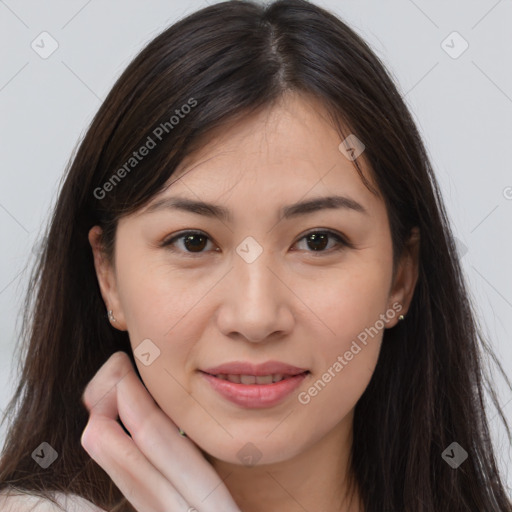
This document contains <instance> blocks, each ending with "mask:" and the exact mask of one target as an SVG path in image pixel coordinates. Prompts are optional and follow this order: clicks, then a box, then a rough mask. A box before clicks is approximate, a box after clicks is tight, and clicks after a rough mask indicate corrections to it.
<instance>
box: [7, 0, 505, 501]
mask: <svg viewBox="0 0 512 512" xmlns="http://www.w3.org/2000/svg"><path fill="white" fill-rule="evenodd" d="M210 3H213V2H210ZM204 5H206V2H205V1H204V0H203V1H188V2H178V1H177V0H172V1H169V0H167V1H155V0H153V1H146V2H143V1H142V0H139V1H136V0H132V1H119V0H118V1H113V0H109V1H105V0H103V1H100V0H89V1H86V0H72V1H70V0H66V1H64V0H60V1H56V0H53V1H52V0H50V1H47V2H38V1H36V0H30V1H28V0H25V1H19V0H6V1H1V0H0V48H1V53H0V55H1V66H0V112H1V116H0V119H1V120H0V144H1V153H0V158H1V160H0V178H1V179H0V184H1V185H0V237H1V245H2V250H1V251H0V311H1V313H0V333H1V337H0V355H1V357H0V368H1V379H0V409H3V408H4V407H5V405H6V403H7V399H8V397H9V396H10V393H11V391H12V386H13V384H12V383H13V381H14V379H15V377H16V367H15V366H14V365H13V362H12V357H13V350H14V347H15V345H16V342H17V330H16V329H17V322H18V320H17V319H18V315H19V311H20V306H21V299H22V297H23V292H24V290H25V287H26V278H27V275H28V274H27V271H26V270H25V271H24V270H23V269H24V268H25V266H26V265H27V262H28V261H29V256H30V257H31V258H32V259H31V260H30V261H32V262H33V259H34V257H33V253H32V248H33V246H34V244H35V243H36V242H37V238H38V236H39V234H40V230H41V226H42V224H43V222H45V220H46V218H47V216H48V211H49V207H50V205H52V204H53V202H54V200H55V198H56V193H57V190H58V186H59V180H60V178H61V176H62V173H63V171H64V168H65V165H66V164H67V162H68V160H69V158H70V155H71V153H72V151H73V149H74V147H75V145H76V144H77V141H78V140H79V138H80V137H81V135H82V134H83V133H84V131H85V129H86V127H87V125H88V124H89V122H90V121H91V119H92V116H93V115H94V113H95V112H96V110H97V109H98V108H99V106H100V103H101V101H102V99H103V98H104V97H105V96H106V94H107V92H108V91H109V89H110V88H111V86H112V85H113V83H114V80H115V79H116V78H117V77H118V76H119V74H120V73H121V72H122V70H123V69H124V68H125V67H126V66H127V65H128V63H129V62H130V61H131V59H132V58H133V56H134V55H135V53H136V52H137V51H138V50H139V49H140V48H141V47H142V46H143V45H144V44H145V43H146V42H148V41H149V40H150V39H152V38H153V37H154V36H156V35H157V34H158V33H159V32H161V31H162V30H163V29H164V27H166V26H168V25H169V24H171V23H172V22H173V21H175V20H177V19H178V18H181V17H182V16H183V15H185V14H187V13H190V12H192V11H194V10H196V9H197V8H199V7H202V6H204ZM320 5H322V6H324V7H326V8H328V9H330V10H333V11H335V12H336V13H338V14H339V15H341V16H342V18H344V19H345V20H346V21H347V22H348V23H349V24H350V25H351V26H352V27H354V28H355V29H356V31H357V32H358V33H360V34H361V35H362V36H363V37H364V38H365V39H366V40H367V41H368V42H369V43H370V45H371V46H372V47H373V49H374V50H375V51H376V52H377V54H378V55H379V56H380V57H381V58H382V59H383V61H384V63H385V64H386V65H387V66H388V68H389V69H390V70H391V72H392V73H393V75H394V76H395V77H396V79H397V81H398V82H399V84H400V88H401V91H402V93H403V94H404V96H405V98H406V100H407V102H408V105H409V106H410V108H411V110H412V112H413V115H414V117H415V119H416V121H417V123H418V125H419V128H420V130H421V132H422V134H423V137H424V139H425V141H426V144H427V147H428V149H429V152H430V155H431V158H432V163H433V165H434V167H435V169H436V172H437V176H438V179H439V182H440V184H441V187H442V190H443V193H444V196H445V200H446V203H447V207H448V211H449V214H450V217H451V219H452V222H453V225H454V231H455V233H456V236H457V238H458V239H459V241H460V244H459V248H460V252H461V255H462V256H463V257H462V263H463V266H464V269H465V272H466V275H467V279H468V281H469V283H470V286H471V290H472V295H473V297H474V300H475V304H476V308H477V311H478V313H479V315H480V318H481V324H482V326H483V328H484V330H485V331H486V332H487V334H488V336H489V338H490V339H491V342H492V345H493V347H494V348H495V350H496V352H497V354H498V356H499V359H500V360H501V361H502V363H503V364H504V365H505V369H506V372H507V374H508V375H509V377H512V346H511V343H510V341H511V334H512V272H511V270H510V268H511V267H510V266H511V262H512V236H511V234H512V231H511V223H510V220H511V217H512V172H511V170H512V164H511V161H510V147H511V145H512V59H511V57H510V56H511V54H512V30H510V27H511V26H512V0H500V1H496V0H481V1H475V0H471V1H469V0H458V1H450V2H447V1H446V0H444V1H440V0H438V1H432V0H429V1H428V2H427V1H426V0H415V1H412V0H393V1H391V0H387V1H383V0H371V1H370V0H364V1H362V0H341V1H340V0H338V1H335V0H323V1H322V2H321V4H320ZM43 31H47V32H48V33H50V34H51V36H52V37H53V38H54V39H55V40H56V41H57V42H58V45H59V47H58V49H57V50H56V51H55V53H53V54H52V55H51V56H50V57H48V58H47V59H42V58H41V57H40V56H39V55H38V54H37V53H36V52H35V51H34V50H33V49H32V48H31V43H32V41H34V40H35V41H36V43H37V42H38V41H39V43H38V44H39V46H42V44H43V43H41V42H40V38H39V37H38V36H39V34H41V32H43ZM454 31H457V32H458V33H459V34H460V35H461V36H462V38H464V40H465V41H467V43H468V44H469V47H468V49H467V50H466V51H465V52H464V53H462V54H461V55H460V56H458V58H452V56H450V55H449V54H448V53H447V52H446V51H445V50H448V51H449V52H451V53H452V55H456V54H457V53H459V52H460V50H461V49H462V48H463V46H462V45H463V44H464V42H463V41H462V40H460V39H458V36H450V37H449V38H448V39H446V38H447V37H448V36H449V35H450V34H452V32H454ZM443 41H445V43H444V44H443V43H442V42H443ZM45 47H46V48H48V41H47V42H46V43H45ZM70 341H71V340H70ZM495 382H496V389H497V390H498V392H499V396H500V402H501V404H502V405H503V406H504V407H505V413H506V415H507V418H508V420H509V421H510V422H512V395H511V393H510V391H509V390H507V389H506V387H505V386H504V385H503V382H502V381H501V380H500V379H499V378H498V377H496V381H495ZM0 412H1V411H0ZM494 415H495V411H494V410H492V409H491V412H490V417H491V418H492V419H491V423H492V429H493V436H494V440H495V443H496V444H497V446H498V450H497V451H498V455H499V458H500V464H501V468H502V471H503V472H504V475H505V478H506V479H507V480H508V485H509V491H510V488H512V471H510V469H509V468H510V467H511V449H510V446H508V443H507V439H506V437H505V435H504V429H503V427H502V426H501V423H500V422H499V421H498V419H497V418H496V417H495V416H494ZM3 436H4V433H3V432H0V442H2V443H3V439H4V437H3Z"/></svg>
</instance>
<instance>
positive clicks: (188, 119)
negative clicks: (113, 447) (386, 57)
mask: <svg viewBox="0 0 512 512" xmlns="http://www.w3.org/2000/svg"><path fill="white" fill-rule="evenodd" d="M287 90H295V91H300V92H303V93H306V94H310V95H312V96H314V97H316V98H319V99H320V100H321V101H322V102H323V103H324V104H325V106H326V107H327V109H328V111H329V112H331V113H332V117H333V122H335V123H336V125H337V126H338V127H340V124H341V123H343V126H345V127H348V129H350V131H351V132H352V133H355V134H357V137H358V138H359V139H361V140H362V141H363V142H364V143H365V145H366V150H365V153H364V156H365V158H366V160H367V161H368V162H369V164H370V167H371V171H372V172H373V175H374V177H375V180H376V183H377V185H378V188H379V191H380V193H381V194H382V196H383V197H384V199H385V201H386V205H387V209H388V213H389V218H390V226H391V232H392V240H393V250H394V256H395V257H396V256H397V255H399V254H400V253H401V250H402V248H403V246H404V242H405V241H406V239H407V235H408V233H409V232H410V230H411V228H412V227H414V226H418V227H419V230H420V233H421V242H420V243H421V246H420V255H419V256H420V262H419V278H418V282H417V286H416V290H415V293H414V297H413V300H412V303H411V306H410V310H409V313H408V315H407V318H406V320H405V322H403V325H401V326H400V327H399V328H397V329H390V330H386V331H385V334H384V339H383V342H382V348H381V352H380V356H379V361H378V364H377V367H376V369H375V372H374V374H373V377H372V379H371V382H370V384H369V386H368V387H367V389H366V390H365V392H364V394H363V395H362V397H361V398H360V400H359V401H358V403H357V406H356V410H355V418H354V439H353V447H352V452H351V470H352V474H353V478H354V480H355V481H356V482H357V486H358V488H359V490H360V493H361V497H362V502H363V505H364V510H365V512H383V511H396V512H404V511H406V512H448V511H450V512H454V511H468V510H471V511H479V512H484V511H485V512H497V511H511V510H512V506H511V503H510V501H509V499H508V498H507V495H506V492H505V488H504V484H503V482H502V481H501V479H500V475H499V472H498V469H497V464H496V459H495V455H494V453H493V447H492V445H491V441H490V437H491V436H490V433H489V426H488V420H487V417H486V410H485V405H484V384H485V382H489V380H488V379H489V377H488V375H487V370H486V365H485V364H484V363H485V362H486V361H485V360H484V358H483V356H484V355H487V356H490V357H491V359H492V360H493V361H494V363H495V364H496V365H497V367H498V368H499V370H500V371H501V373H502V374H503V375H504V377H505V379H506V381H507V383H508V385H509V386H510V382H509V380H508V379H507V377H506V375H505V374H504V372H503V369H502V368H501V366H500V364H499V362H498V361H497V360H496V358H495V357H494V355H493V353H492V351H491V349H490V347H489V345H488V344H487V342H486V341H485V339H484V338H483V337H482V335H481V334H480V331H479V328H478V326H477V322H476V320H475V314H474V311H473V307H472V305H471V303H470V301H469V298H468V292H467V288H466V284H465V282H464V277H463V274H462V272H461V267H460V264H459V262H458V258H457V254H456V249H455V244H454V239H453V236H452V234H451V230H450V227H449V223H448V220H447V215H446V212H445V208H444V206H443V202H442V199H441V196H440V193H439V190H438V186H437V184H436V180H435V177H434V174H433V170H432V167H431V164H430V162H429V159H428V157H427V153H426V150H425V148H424V145H423V143H422V140H421V138H420V136H419V134H418V131H417V128H416V126H415V124H414V122H413V120H412V118H411V115H410V113H409V111H408V109H407V107H406V105H405V103H404V101H403V99H402V98H401V96H400V94H399V92H398V90H397V87H396V86H395V84H394V83H393V80H392V79H391V77H390V76H389V74H388V73H387V71H386V70H385V68H384V66H383V65H382V63H381V62H380V61H379V59H378V58H377V57H376V56H375V54H374V53H373V52H372V51H371V50H370V48H369V47H368V45H367V44H366V43H365V42H364V41H363V40H361V38H360V37H358V35H357V34H356V33H355V32H354V31H353V30H351V29H350V28H349V27H348V26H347V25H346V24H344V23H343V22H342V21H341V20H339V19H338V18H337V17H335V16H333V15H332V14H330V13H328V12H326V11H325V10H323V9H321V8H319V7H317V6H315V5H314V4H311V3H308V2H305V1H303V0H279V1H277V2H274V3H271V4H269V5H267V6H264V5H260V4H258V3H253V2H242V1H234V2H223V3H219V4H216V5H212V6H209V7H207V8H205V9H202V10H200V11H198V12H195V13H193V14H192V15H190V16H188V17H187V18H185V19H183V20H181V21H179V22H178V23H176V24H175V25H173V26H171V27H170V28H168V29H167V30H165V31H164V32H163V33H162V34H160V35H159V36H158V37H156V38H155V39H154V40H153V41H151V42H150V43H149V44H148V45H147V46H146V47H145V48H144V49H143V50H142V51H141V53H140V54H139V55H138V56H137V57H136V58H135V59H134V60H133V62H132V63H131V64H130V65H129V66H128V68H127V69H126V70H125V72H124V73H123V74H122V75H121V77H120V78H119V79H118V80H117V82H116V83H115V85H114V87H113V88H112V90H111V92H110V93H109V95H108V96H107V98H106V100H105V101H104V102H103V104H102V106H101V108H100V109H99V111H98V113H97V114H96V116H95V117H94V119H93V121H92V123H91V125H90V127H89V129H88V131H87V133H86V135H85V137H84V138H83V141H82V142H81V144H80V145H79V147H78V150H77V152H76V154H75V155H74V157H73V158H72V161H71V162H70V165H69V166H68V170H67V173H66V177H65V180H64V182H63V184H62V187H61V190H60V194H59V196H58V200H57V202H56V205H55V209H54V211H53V215H52V217H51V221H50V223H49V225H48V227H47V234H46V238H45V243H44V246H43V250H42V253H41V255H40V258H39V260H38V263H37V265H36V266H35V268H34V270H33V274H32V275H31V279H30V286H29V291H28V294H27V297H26V304H25V309H24V324H23V330H22V337H23V345H21V347H22V349H21V354H20V361H21V364H22V371H21V378H20V381H19V384H18V386H17V389H16V391H15V394H14V396H13V398H12V401H11V402H10V404H9V406H8V409H7V411H6V413H7V414H6V417H10V418H11V422H10V425H9V427H10V428H9V430H8V435H7V439H6V443H5V446H4V449H3V454H2V459H1V463H0V488H4V487H8V486H11V487H17V488H19V489H23V490H26V491H29V492H31V493H39V494H41V495H45V494H46V493H48V492H49V491H51V490H61V491H64V492H69V493H76V494H78V495H80V496H83V497H85V498H87V499H89V500H90V501H92V502H94V503H96V504H97V505H98V506H100V507H103V508H105V509H107V510H133V507H131V506H130V505H129V504H128V503H127V502H126V500H125V499H124V498H123V496H122V494H121V493H120V491H119V490H118V489H117V487H116V486H115V485H114V484H113V482H112V481H111V479H110V478H109V476H108V475H107V474H106V473H105V472H104V471H103V470H102V469H101V468H100V467H99V466H98V465H97V464H96V463H95V462H94V461H92V460H91V459H90V458H89V456H88V455H87V453H86V452H85V451H84V450H83V448H82V447H81V444H80V436H81V434H82V432H83V430H84V428H85V425H86V423H87V420H88V414H87V411H86V410H85V408H84V407H83V405H82V403H81V400H80V398H81V394H82V392H83V390H84V388H85V386H86V384H87V383H88V382H89V380H90V379H91V378H92V376H93V375H94V373H95V372H96V371H97V370H98V369H99V367H100V366H101V365H102V364H103V363H104V362H105V361H106V360H107V359H108V357H109V356H110V355H111V354H112V353H113V352H115V351H118V350H124V351H125V352H127V353H128V354H129V355H130V357H131V358H132V361H133V356H132V352H131V347H130V343H129V339H128V334H127V333H126V332H120V331H118V330H116V329H114V328H112V327H111V326H110V324H109V322H108V321H107V318H106V312H105V305H104V303H103V300H102V298H101V295H100V291H99V287H98V283H97V279H96V274H95V271H94V265H93V259H92V251H91V248H90V246H89V243H88V238H87V233H88V231H89V229H90V228H91V227H92V226H94V225H96V224H98V225H100V226H101V227H102V228H103V232H104V238H103V243H104V245H105V248H106V250H107V253H108V254H109V255H110V256H112V254H113V248H114V242H115V232H116V225H117V222H118V220H119V219H120V218H121V217H122V216H123V215H126V214H129V213H132V212H134V211H135V210H137V209H138V208H140V207H141V206H143V205H144V204H146V203H147V202H148V201H149V200H150V199H151V198H152V196H154V195H155V194H156V193H157V192H160V191H161V190H162V189H163V187H164V186H165V185H166V183H167V182H168V181H169V179H170V178H171V176H172V174H173V172H174V170H175V169H176V167H177V165H178V164H179V163H180V161H181V160H182V159H183V157H184V156H185V155H187V154H189V153H190V152H192V151H193V150H194V149H197V147H199V146H200V144H201V141H203V140H204V138H205V137H207V136H208V134H209V133H210V131H211V130H213V129H214V128H219V127H222V125H223V124H224V123H227V122H229V121H232V120H233V119H235V118H236V117H237V116H243V115H246V114H248V113H250V112H254V111H256V110H257V109H261V108H265V107H268V106H269V105H271V104H272V103H273V102H274V101H275V100H277V99H278V98H279V97H280V95H282V94H283V92H285V91H287ZM190 101H195V102H196V106H194V108H190V109H189V110H187V112H188V113H187V114H186V116H185V115H184V116H183V118H181V117H180V120H179V122H177V123H174V122H171V121H170V119H171V117H172V116H175V115H176V110H180V109H181V107H182V106H183V105H187V104H188V105H190V104H191V103H189V102H190ZM165 122H167V123H168V125H165V126H166V127H167V130H163V129H162V130H163V131H162V133H161V135H162V137H161V140H158V144H156V147H154V149H151V151H150V152H149V154H148V155H147V156H145V158H144V159H142V160H141V161H140V162H137V164H136V165H134V166H131V167H130V168H129V169H130V170H129V172H128V171H127V172H126V173H124V174H123V173H121V174H123V176H122V179H119V180H115V181H111V180H112V179H113V178H112V177H113V175H114V173H117V176H118V177H119V173H118V172H117V171H118V170H119V169H120V168H122V166H123V165H125V163H126V162H127V161H128V160H129V158H130V156H131V155H132V152H133V151H134V150H136V149H137V148H139V147H141V146H142V145H143V144H144V143H145V142H146V141H147V137H148V136H151V135H152V134H153V138H154V137H155V135H154V131H155V129H156V127H158V126H161V125H162V123H165ZM171 125H172V128H171V127H170V126H171ZM341 132H342V130H341V128H340V133H341ZM155 142H156V141H155ZM107 182H109V183H110V184H111V186H108V187H105V184H106V183H107ZM107 188H108V191H106V189H107ZM98 190H103V191H104V192H105V193H104V194H103V192H98ZM489 392H490V396H491V398H492V400H493V402H494V404H495V406H496V408H497V410H498V412H499V414H500V416H501V418H502V420H503V421H504V423H505V425H506V427H507V432H508V435H509V440H510V438H511V436H510V429H509V428H508V425H507V423H506V419H505V417H504V416H503V413H502V410H501V409H500V406H499V403H498V400H497V397H496V395H495V393H494V391H493V387H492V384H491V385H489ZM43 441H45V442H47V443H49V444H50V445H51V446H52V447H53V448H54V449H55V450H56V451H57V452H58V454H59V455H58V458H57V460H56V461H55V462H54V463H53V464H52V465H51V466H50V467H49V468H48V469H42V468H41V467H39V466H38V465H37V464H36V463H35V462H34V460H33V459H32V457H31V453H32V452H33V450H34V449H35V448H36V447H37V446H39V445H40V444H41V442H43ZM453 441H456V442H457V443H459V445H461V446H462V447H463V448H464V449H465V450H466V451H467V452H468V454H469V457H468V459H467V460H466V461H465V462H464V463H463V464H462V465H460V466H459V468H458V469H456V470H454V469H452V468H451V467H450V466H449V465H448V464H447V463H446V462H445V460H443V458H442V456H441V454H442V452H443V451H444V450H445V449H446V448H447V447H448V446H449V445H450V444H451V443H452V442H453Z"/></svg>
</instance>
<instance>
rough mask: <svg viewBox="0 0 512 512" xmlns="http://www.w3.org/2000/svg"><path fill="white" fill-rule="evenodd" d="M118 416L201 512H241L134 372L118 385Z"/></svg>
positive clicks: (159, 466) (155, 462)
mask: <svg viewBox="0 0 512 512" xmlns="http://www.w3.org/2000/svg"><path fill="white" fill-rule="evenodd" d="M117 398H118V410H119V416H120V418H121V420H122V422H123V424H124V425H125V427H126V428H127V429H128V430H129V431H130V434H131V435H132V439H133V440H134V441H135V442H136V444H137V446H138V447H139V448H140V449H141V451H142V452H143V453H144V455H145V456H146V458H147V459H148V460H149V461H150V462H151V464H152V465H153V466H155V467H156V468H157V469H158V470H159V471H160V472H161V473H162V474H163V475H164V476H165V477H166V478H167V480H169V481H170V482H172V484H173V486H174V487H175V488H176V490H177V491H178V492H179V493H180V494H181V495H182V496H183V497H184V498H185V499H186V501H187V502H188V503H190V505H193V507H195V508H197V509H198V510H201V512H203V511H204V512H218V511H222V512H239V508H238V507H237V505H236V503H235V502H234V500H233V498H232V496H231V495H230V493H229V491H228V490H227V488H226V487H225V485H224V483H223V482H222V480H221V478H220V476H219V475H218V473H217V472H216V471H215V470H214V468H213V467H212V466H211V465H210V463H209V462H208V461H207V460H206V459H205V458H204V456H203V455H202V453H201V452H200V451H199V449H198V448H197V446H196V445H195V444H194V443H193V442H192V441H191V440H190V439H188V438H186V437H183V436H181V435H180V434H179V432H178V428H177V426H176V424H175V423H174V422H173V421H172V420H171V419H170V418H169V417H168V416H167V415H166V414H165V413H164V412H163V411H162V410H161V409H160V408H159V407H158V405H157V404H156V403H155V401H154V400H153V398H152V397H151V395H150V394H149V393H148V391H147V390H146V388H145V387H144V386H143V385H142V383H141V382H140V380H139V378H138V377H137V375H136V374H135V372H133V373H130V374H128V375H126V377H125V378H123V379H122V380H121V381H120V382H119V384H118V386H117Z"/></svg>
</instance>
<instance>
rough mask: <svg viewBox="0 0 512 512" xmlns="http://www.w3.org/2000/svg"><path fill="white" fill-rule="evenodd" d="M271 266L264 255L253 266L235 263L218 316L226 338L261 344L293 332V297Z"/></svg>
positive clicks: (235, 260)
mask: <svg viewBox="0 0 512 512" xmlns="http://www.w3.org/2000/svg"><path fill="white" fill-rule="evenodd" d="M270 263H271V262H270V261H269V259H268V258H267V257H264V255H263V254H262V255H261V256H260V257H259V258H258V259H256V261H253V262H251V263H248V262H246V261H244V260H243V259H242V258H239V257H238V256H236V258H235V259H234V266H233V268H232V270H231V271H230V272H229V274H228V275H227V276H226V279H225V282H224V287H225V288H224V290H225V291H224V293H223V300H222V303H221V304H220V305H219V308H218V310H217V315H216V319H217V326H218V328H219V330H220V331H221V332H222V333H223V334H224V335H225V336H229V337H231V338H233V337H234V338H236V337H238V338H241V339H245V340H246V341H250V342H253V343H257V342H262V341H266V340H269V339H275V338H276V337H281V336H284V335H286V334H287V333H290V332H291V330H292V328H293V325H294V321H295V320H294V316H293V313H292V309H291V307H292V304H291V302H290V301H291V300H292V297H293V293H292V292H291V291H290V290H289V289H288V288H287V287H286V286H285V285H284V284H283V282H282V280H281V279H282V278H280V276H279V275H278V272H276V270H274V268H272V267H271V266H270ZM273 267H274V266H273Z"/></svg>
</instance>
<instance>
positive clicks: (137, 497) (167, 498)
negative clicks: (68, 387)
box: [81, 352, 240, 512]
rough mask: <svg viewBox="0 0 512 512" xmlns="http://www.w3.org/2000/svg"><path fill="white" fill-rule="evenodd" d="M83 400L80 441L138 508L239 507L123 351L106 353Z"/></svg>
mask: <svg viewBox="0 0 512 512" xmlns="http://www.w3.org/2000/svg"><path fill="white" fill-rule="evenodd" d="M82 401H83V403H84V404H85V406H86V407H87V410H88V411H89V414H90V416H89V421H88V423H87V426H86V427H85V430H84V431H83V433H82V437H81V443H82V446H83V447H84V449H85V450H86V451H87V453H88V454H89V455H90V456H91V457H92V458H93V459H94V460H95V461H96V462H97V463H98V464H99V465H100V466H101V467H102V468H103V469H104V470H105V471H106V472H107V473H108V475H109V476H110V477H111V478H112V480H113V481H114V483H115V484H116V485H117V487H118V488H119V490H120V491H121V492H122V493H123V494H124V496H125V497H126V498H127V499H128V501H129V502H130V503H131V504H132V505H133V506H134V507H135V508H136V509H137V510H138V511H139V512H194V511H196V510H197V512H240V509H239V508H238V507H237V506H236V504H235V502H234V500H233V498H232V497H231V495H230V494H229V491H228V489H227V488H226V487H225V486H224V484H223V482H222V480H221V478H220V477H219V475H218V474H217V473H216V471H215V470H214V469H213V467H212V466H211V465H210V463H209V462H208V461H207V460H206V459H205V458H204V456H203V455H202V453H201V452H200V450H199V449H198V448H197V446H196V445H195V444H194V443H193V442H192V441H191V440H190V439H188V438H186V437H183V436H181V435H180V434H179V432H178V427H177V426H176V424H175V423H174V422H173V421H172V420H171V419H170V418H169V417H168V416H167V415H166V414H165V413H164V412H163V411H162V410H161V409H160V408H159V407H158V405H157V404H156V403H155V401H154V400H153V398H152V397H151V395H150V394H149V393H148V392H147V390H146V388H145V387H144V385H143V384H142V382H141V381H140V379H139V377H138V376H137V374H136V373H135V369H134V367H133V365H132V363H131V361H130V358H129V357H128V355H127V354H126V353H124V352H115V353H114V354H112V356H110V358H109V359H108V360H107V361H106V362H105V364H104V365H103V366H102V367H101V368H100V369H99V370H98V372H97V373H96V375H95V376H94V377H93V378H92V380H91V381H90V382H89V384H88V385H87V387H86V388H85V391H84V394H83V396H82ZM118 417H119V418H120V419H121V421H122V423H123V425H124V426H125V427H126V429H127V430H128V431H129V432H130V434H131V437H130V436H129V435H127V434H126V432H125V431H124V430H123V428H122V426H121V425H120V424H119V422H118V421H117V419H118Z"/></svg>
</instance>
